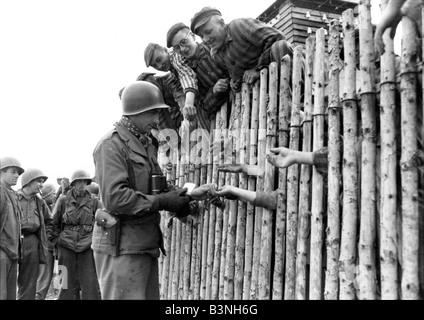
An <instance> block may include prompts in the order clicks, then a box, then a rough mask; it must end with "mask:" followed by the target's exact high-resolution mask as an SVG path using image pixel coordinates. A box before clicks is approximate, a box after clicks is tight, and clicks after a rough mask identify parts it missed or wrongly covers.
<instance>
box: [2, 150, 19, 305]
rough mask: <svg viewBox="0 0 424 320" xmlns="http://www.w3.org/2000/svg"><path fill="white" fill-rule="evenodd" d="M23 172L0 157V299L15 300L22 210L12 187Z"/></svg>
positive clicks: (14, 161) (10, 159)
mask: <svg viewBox="0 0 424 320" xmlns="http://www.w3.org/2000/svg"><path fill="white" fill-rule="evenodd" d="M23 172H24V169H23V168H22V166H21V163H20V162H19V160H18V159H16V158H14V157H2V158H0V239H1V241H0V300H16V291H17V286H16V284H17V277H18V259H19V257H20V247H21V246H20V244H21V212H20V207H19V202H18V196H17V193H16V192H15V190H13V189H12V187H13V186H15V185H16V184H17V182H18V178H19V176H20V175H21V174H22V173H23Z"/></svg>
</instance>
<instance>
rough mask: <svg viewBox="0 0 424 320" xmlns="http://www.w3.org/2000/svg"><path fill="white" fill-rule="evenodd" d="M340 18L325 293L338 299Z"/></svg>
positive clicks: (332, 86) (333, 58)
mask: <svg viewBox="0 0 424 320" xmlns="http://www.w3.org/2000/svg"><path fill="white" fill-rule="evenodd" d="M339 41H340V33H339V21H338V20H332V21H331V22H330V38H329V40H328V53H329V56H330V79H329V93H328V100H329V103H328V210H327V229H326V231H327V241H326V243H327V273H326V277H325V290H324V297H325V299H326V300H337V299H338V296H339V295H338V293H339V254H340V181H341V174H340V171H341V170H340V156H341V155H340V143H341V141H340V97H339V72H340V68H341V66H342V65H341V61H340V44H339Z"/></svg>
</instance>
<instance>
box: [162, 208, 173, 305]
mask: <svg viewBox="0 0 424 320" xmlns="http://www.w3.org/2000/svg"><path fill="white" fill-rule="evenodd" d="M162 221H163V227H162V228H163V229H162V233H163V235H164V247H165V250H166V256H165V257H164V261H163V266H162V273H161V275H162V277H161V299H162V300H166V299H167V297H168V284H169V276H170V262H171V261H170V259H171V255H172V254H171V250H172V249H171V246H172V241H171V240H172V228H171V227H168V226H167V224H168V220H167V219H166V215H163V216H162Z"/></svg>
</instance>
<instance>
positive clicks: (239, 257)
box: [234, 83, 250, 300]
mask: <svg viewBox="0 0 424 320" xmlns="http://www.w3.org/2000/svg"><path fill="white" fill-rule="evenodd" d="M240 115H241V117H240V118H241V126H240V135H239V137H240V141H239V145H238V147H239V148H238V150H239V151H238V154H239V159H240V160H239V163H240V164H247V163H248V162H249V149H248V146H249V121H250V89H249V86H248V85H247V84H246V83H243V85H242V91H241V110H240ZM239 188H241V189H247V188H248V187H247V174H246V173H239ZM246 210H247V204H246V203H245V202H243V201H238V209H237V212H238V214H237V230H236V253H235V270H234V300H241V299H242V296H243V277H244V256H245V252H244V250H245V245H246V243H245V241H246V213H247V212H246Z"/></svg>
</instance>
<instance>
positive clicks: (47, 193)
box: [35, 183, 56, 300]
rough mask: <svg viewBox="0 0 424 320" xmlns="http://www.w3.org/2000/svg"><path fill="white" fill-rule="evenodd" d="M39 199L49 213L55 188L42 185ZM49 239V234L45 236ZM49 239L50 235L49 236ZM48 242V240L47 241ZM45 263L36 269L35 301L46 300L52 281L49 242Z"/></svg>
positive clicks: (53, 199) (52, 259) (54, 196)
mask: <svg viewBox="0 0 424 320" xmlns="http://www.w3.org/2000/svg"><path fill="white" fill-rule="evenodd" d="M39 196H40V198H41V199H43V200H44V201H45V202H46V204H47V207H48V208H49V211H50V213H51V212H52V211H53V207H54V203H55V201H56V187H55V185H54V184H52V183H47V184H45V185H43V187H42V188H41V190H40V194H39ZM47 238H49V234H48V235H47ZM50 238H51V235H50ZM48 240H50V239H48ZM47 248H48V252H47V263H46V264H40V266H39V268H38V278H37V289H36V293H35V299H36V300H44V299H45V298H46V295H47V292H48V290H49V288H50V284H51V282H52V279H53V269H54V244H53V243H52V242H51V241H48V242H47Z"/></svg>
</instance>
